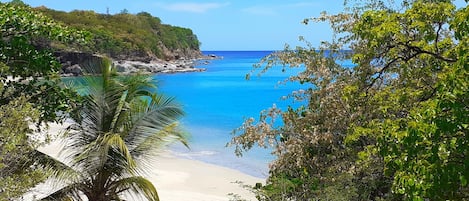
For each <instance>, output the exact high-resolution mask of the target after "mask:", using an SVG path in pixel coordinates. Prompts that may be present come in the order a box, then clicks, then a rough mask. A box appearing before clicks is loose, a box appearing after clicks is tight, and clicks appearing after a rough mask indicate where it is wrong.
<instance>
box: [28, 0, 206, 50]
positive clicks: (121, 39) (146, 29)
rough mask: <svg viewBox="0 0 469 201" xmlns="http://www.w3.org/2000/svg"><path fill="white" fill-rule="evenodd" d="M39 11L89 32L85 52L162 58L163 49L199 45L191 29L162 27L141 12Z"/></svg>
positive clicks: (150, 16)
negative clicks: (111, 13)
mask: <svg viewBox="0 0 469 201" xmlns="http://www.w3.org/2000/svg"><path fill="white" fill-rule="evenodd" d="M37 10H39V11H40V12H43V13H44V14H46V15H48V16H50V17H52V18H53V19H55V20H57V21H60V22H63V23H65V24H66V25H68V26H70V27H74V28H77V29H82V30H87V31H89V32H91V33H92V36H93V44H92V45H91V46H89V49H88V51H91V52H97V53H101V54H106V55H108V56H111V57H113V58H116V57H117V58H118V57H121V56H137V57H138V56H157V57H158V58H164V57H165V56H168V55H165V52H164V49H165V48H166V49H167V50H168V51H170V52H174V51H177V50H184V49H191V50H199V46H200V42H199V40H198V39H197V36H196V35H195V34H194V33H193V32H192V30H190V29H187V28H181V27H176V26H171V25H166V24H162V23H161V20H160V19H159V18H158V17H154V16H152V15H151V14H149V13H146V12H141V13H138V14H136V15H134V14H129V13H128V12H121V13H119V14H115V15H108V14H99V13H95V12H94V11H81V10H74V11H71V12H63V11H56V10H51V9H48V8H45V7H39V8H37Z"/></svg>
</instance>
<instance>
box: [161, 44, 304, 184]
mask: <svg viewBox="0 0 469 201" xmlns="http://www.w3.org/2000/svg"><path fill="white" fill-rule="evenodd" d="M270 53H271V51H214V52H204V54H215V55H217V56H220V57H223V59H218V60H210V61H209V62H210V63H209V64H208V65H204V64H201V65H199V66H197V67H201V68H206V69H207V71H205V72H196V73H178V74H158V75H155V76H154V78H155V79H156V80H157V81H158V85H159V91H160V92H163V93H165V94H166V95H169V96H173V97H175V98H176V100H177V102H179V103H180V104H181V105H182V106H183V108H184V111H185V112H186V115H185V117H184V118H183V119H182V125H183V126H184V128H185V130H186V131H188V132H189V133H190V134H191V139H190V149H187V148H185V147H184V146H182V145H177V144H176V145H173V146H171V147H170V150H171V151H172V152H173V153H174V154H175V155H176V156H179V157H184V158H189V159H195V160H200V161H203V162H207V163H212V164H216V165H221V166H225V167H228V168H233V169H237V170H239V171H242V172H244V173H247V174H250V175H253V176H257V177H266V176H267V175H268V164H269V163H270V162H271V161H272V160H273V159H274V157H273V156H272V155H271V154H270V152H271V150H269V149H262V148H254V149H252V150H251V151H249V152H247V153H245V154H244V155H243V157H241V158H240V157H237V156H235V154H234V148H233V147H226V144H227V143H228V142H229V141H230V140H231V138H232V137H233V136H232V131H233V130H234V129H236V128H238V127H240V126H241V125H242V123H243V121H244V120H245V119H246V118H249V117H254V118H256V119H258V117H259V113H260V111H262V110H264V109H267V108H269V107H271V106H272V105H273V104H276V106H277V107H280V108H285V107H286V106H287V105H290V104H295V103H293V102H292V101H291V100H290V101H289V100H282V96H286V95H288V94H289V93H291V92H292V91H294V90H299V89H301V88H302V87H303V88H304V86H301V85H298V84H282V83H281V82H282V81H283V80H285V79H286V78H287V77H288V76H289V75H290V74H293V73H296V72H292V71H288V72H286V73H285V72H282V71H281V70H280V69H279V68H278V69H272V70H270V71H268V72H267V73H265V74H263V75H262V76H260V77H258V76H252V77H251V79H250V80H246V79H245V76H246V74H247V73H249V72H250V71H251V70H253V65H254V64H256V63H258V62H259V61H260V59H261V58H262V57H264V56H266V55H268V54H270Z"/></svg>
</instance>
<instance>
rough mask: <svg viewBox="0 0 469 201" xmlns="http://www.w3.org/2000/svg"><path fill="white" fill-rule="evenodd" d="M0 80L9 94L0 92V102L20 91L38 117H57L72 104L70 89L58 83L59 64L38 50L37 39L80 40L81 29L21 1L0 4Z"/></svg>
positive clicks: (46, 53) (8, 99)
mask: <svg viewBox="0 0 469 201" xmlns="http://www.w3.org/2000/svg"><path fill="white" fill-rule="evenodd" d="M0 19H1V20H0V37H1V40H0V63H2V65H5V66H6V68H2V71H0V82H1V83H3V84H5V85H6V88H7V89H6V90H4V91H3V92H7V91H8V93H9V94H8V95H6V94H5V93H2V94H0V105H5V104H8V103H9V102H10V101H12V100H14V99H15V98H17V97H21V96H23V95H28V96H30V99H29V101H31V103H33V105H34V107H35V108H38V109H39V110H40V111H41V116H40V120H41V121H53V120H57V114H59V113H58V112H64V111H67V110H69V109H70V108H71V104H73V99H72V98H71V97H73V96H71V93H70V91H67V90H66V89H64V88H63V87H61V84H60V79H59V76H58V72H59V69H60V65H59V64H58V62H57V61H56V59H55V58H54V57H53V55H52V54H51V53H50V52H48V51H47V50H38V49H37V48H36V45H37V44H38V43H40V41H49V40H50V41H57V42H61V43H64V44H70V43H83V42H84V38H85V35H86V34H84V33H82V32H79V31H76V30H73V29H69V28H67V27H65V26H63V25H60V24H58V23H56V22H54V21H53V20H51V19H50V18H48V17H45V16H44V15H41V14H39V13H37V12H35V11H33V10H32V9H30V8H29V7H27V6H26V5H24V4H19V3H12V4H10V3H6V4H3V3H2V4H0Z"/></svg>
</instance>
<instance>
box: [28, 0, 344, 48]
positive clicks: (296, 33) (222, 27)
mask: <svg viewBox="0 0 469 201" xmlns="http://www.w3.org/2000/svg"><path fill="white" fill-rule="evenodd" d="M23 2H25V3H26V4H29V5H31V6H33V7H36V6H42V5H44V6H46V7H48V8H52V9H55V10H61V11H72V10H93V11H95V12H97V13H106V12H107V10H108V9H109V12H110V13H111V14H114V13H119V12H121V11H122V10H124V9H126V10H128V11H129V13H134V14H136V13H139V12H142V11H145V12H148V13H150V14H152V15H153V16H156V17H159V18H160V19H161V20H162V22H163V23H164V24H170V25H173V26H180V27H186V28H190V29H192V31H193V32H194V34H196V35H197V37H198V39H199V41H200V42H201V43H202V45H201V50H204V51H209V50H281V49H283V48H284V46H285V44H289V45H291V46H296V45H304V43H302V42H299V40H298V39H299V37H300V36H303V37H305V38H306V39H307V40H308V41H309V42H311V43H312V44H313V45H319V44H320V41H328V40H331V33H332V32H331V30H330V27H329V25H328V24H327V23H318V24H309V25H304V24H302V23H301V22H302V21H303V20H304V19H305V18H310V17H317V16H319V15H320V13H321V12H322V11H327V12H328V13H338V12H340V11H342V10H343V1H341V0H309V1H307V0H288V1H286V0H226V1H210V0H162V1H155V0H153V1H152V0H132V1H129V0H112V1H111V0H80V1H64V0H47V1H44V0H23Z"/></svg>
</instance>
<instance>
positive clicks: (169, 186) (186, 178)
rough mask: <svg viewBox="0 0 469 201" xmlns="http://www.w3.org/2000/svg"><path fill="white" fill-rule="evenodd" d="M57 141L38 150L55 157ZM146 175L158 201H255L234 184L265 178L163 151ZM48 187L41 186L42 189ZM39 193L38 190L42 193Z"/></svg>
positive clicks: (52, 130)
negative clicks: (235, 198) (232, 200)
mask: <svg viewBox="0 0 469 201" xmlns="http://www.w3.org/2000/svg"><path fill="white" fill-rule="evenodd" d="M62 128H64V126H63V125H56V124H53V125H51V127H50V129H49V132H50V133H58V132H60V131H61V129H62ZM60 148H61V144H60V142H53V143H51V144H49V145H47V146H45V147H41V148H40V151H42V152H44V153H47V154H49V155H51V156H53V157H58V151H59V150H60ZM152 166H153V167H154V168H152V169H150V170H149V171H148V173H147V175H144V176H146V177H147V178H148V179H149V180H150V181H151V182H152V183H153V184H154V185H155V187H156V188H157V190H158V194H159V196H160V200H161V201H229V200H230V198H232V197H231V196H229V194H236V195H239V196H241V198H243V199H246V200H256V199H255V198H254V195H253V194H252V193H251V192H249V191H248V190H246V189H244V188H242V187H241V186H240V185H239V184H238V183H235V182H237V181H242V182H244V183H245V184H250V185H254V184H255V183H257V182H262V183H263V182H264V180H265V179H263V178H257V177H253V176H250V175H247V174H244V173H242V172H240V171H237V170H233V169H229V168H225V167H221V166H217V165H212V164H208V163H204V162H200V161H196V160H190V159H183V158H178V157H176V156H173V155H171V154H170V153H167V152H164V153H162V154H160V155H159V156H157V157H155V158H154V160H153V162H152ZM44 187H45V188H46V189H47V186H43V187H41V189H43V190H45V189H44ZM43 190H41V191H43Z"/></svg>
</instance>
